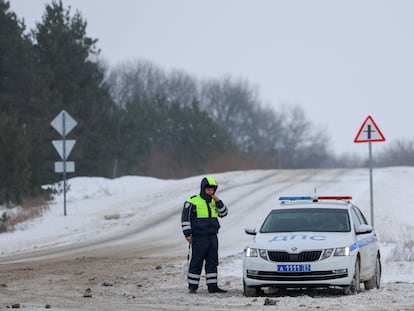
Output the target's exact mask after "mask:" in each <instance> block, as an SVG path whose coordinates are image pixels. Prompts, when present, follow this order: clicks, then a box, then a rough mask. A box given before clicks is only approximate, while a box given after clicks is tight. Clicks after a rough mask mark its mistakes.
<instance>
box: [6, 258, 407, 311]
mask: <svg viewBox="0 0 414 311" xmlns="http://www.w3.org/2000/svg"><path fill="white" fill-rule="evenodd" d="M240 263H241V255H240V256H230V257H225V258H222V259H221V263H220V267H219V268H220V270H219V286H221V287H223V288H225V289H227V290H228V292H227V293H225V294H209V293H208V292H207V287H206V285H205V283H204V282H202V283H201V284H200V288H199V290H198V292H197V294H189V293H188V289H187V283H186V268H187V260H186V257H185V256H182V257H161V256H157V257H150V256H143V255H142V254H131V253H129V254H127V255H121V254H116V255H106V256H105V255H102V254H101V253H99V254H98V253H97V254H95V255H94V253H93V252H89V253H88V254H87V255H85V256H77V257H66V258H55V259H48V260H41V261H31V262H22V263H9V264H0V276H1V278H0V310H2V309H6V308H12V306H13V307H20V309H22V310H44V309H45V308H46V309H51V310H61V311H64V310H78V311H79V310H99V311H105V310H108V311H109V310H111V311H112V310H177V311H178V310H192V311H193V310H199V311H207V310H246V311H250V310H251V311H253V310H255V311H256V310H274V309H280V310H353V311H356V310H375V311H378V310H387V311H389V310H413V309H414V285H413V284H405V283H400V284H383V286H382V288H381V289H379V290H370V291H365V290H362V291H361V292H360V293H359V294H358V295H356V296H343V295H342V294H341V291H340V290H335V289H330V290H318V291H317V290H290V291H282V292H276V293H268V296H267V297H257V298H247V297H244V296H243V294H242V287H243V286H242V278H241V275H238V274H237V275H235V273H234V271H235V270H237V269H234V265H240ZM240 270H241V268H240ZM232 271H233V273H232ZM362 288H363V286H362Z"/></svg>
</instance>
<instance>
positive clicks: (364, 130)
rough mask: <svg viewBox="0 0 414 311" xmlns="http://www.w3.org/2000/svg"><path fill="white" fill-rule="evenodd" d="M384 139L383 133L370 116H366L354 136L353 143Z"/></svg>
mask: <svg viewBox="0 0 414 311" xmlns="http://www.w3.org/2000/svg"><path fill="white" fill-rule="evenodd" d="M377 141H385V137H384V135H382V133H381V130H380V129H379V127H378V126H377V124H376V123H375V121H374V119H373V118H372V117H371V116H368V117H367V118H366V119H365V121H364V123H362V126H361V128H360V129H359V131H358V134H357V135H356V136H355V139H354V143H370V142H377Z"/></svg>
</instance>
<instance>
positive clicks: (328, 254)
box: [321, 248, 334, 260]
mask: <svg viewBox="0 0 414 311" xmlns="http://www.w3.org/2000/svg"><path fill="white" fill-rule="evenodd" d="M333 251H334V250H333V248H327V249H324V250H323V253H322V256H321V260H324V259H326V258H329V257H331V255H332V253H333Z"/></svg>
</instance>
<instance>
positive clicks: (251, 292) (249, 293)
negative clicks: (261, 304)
mask: <svg viewBox="0 0 414 311" xmlns="http://www.w3.org/2000/svg"><path fill="white" fill-rule="evenodd" d="M259 292H260V289H259V288H257V287H256V286H247V285H246V283H245V282H244V281H243V295H244V296H246V297H256V296H258V295H259Z"/></svg>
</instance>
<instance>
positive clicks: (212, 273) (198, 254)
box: [181, 176, 227, 293]
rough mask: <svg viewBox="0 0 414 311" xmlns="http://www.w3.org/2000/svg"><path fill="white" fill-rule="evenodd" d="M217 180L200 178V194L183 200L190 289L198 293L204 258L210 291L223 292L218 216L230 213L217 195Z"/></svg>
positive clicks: (183, 220)
mask: <svg viewBox="0 0 414 311" xmlns="http://www.w3.org/2000/svg"><path fill="white" fill-rule="evenodd" d="M217 186H218V185H217V182H216V181H215V180H214V178H213V177H211V176H206V177H204V178H203V179H202V180H201V187H200V194H198V195H194V196H192V197H191V198H189V199H188V200H187V201H185V203H184V207H183V211H182V214H181V226H182V230H183V233H184V236H185V239H186V240H187V241H188V243H190V244H191V246H192V255H191V261H190V266H189V268H188V288H189V291H190V293H195V292H196V291H197V289H198V284H199V282H200V278H201V270H202V267H203V262H204V261H205V272H206V282H207V287H208V291H209V292H210V293H224V292H226V291H225V290H223V289H221V288H219V287H218V285H217V266H218V239H217V233H218V231H219V229H220V224H219V221H218V219H217V218H218V217H224V216H226V215H227V207H226V206H225V205H224V203H223V201H221V200H220V198H219V197H218V196H216V195H215V192H216V190H217Z"/></svg>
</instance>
